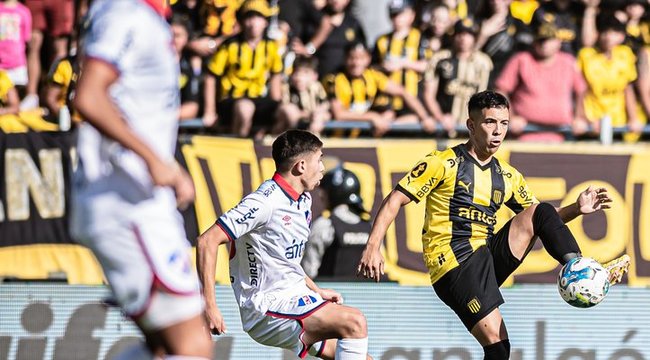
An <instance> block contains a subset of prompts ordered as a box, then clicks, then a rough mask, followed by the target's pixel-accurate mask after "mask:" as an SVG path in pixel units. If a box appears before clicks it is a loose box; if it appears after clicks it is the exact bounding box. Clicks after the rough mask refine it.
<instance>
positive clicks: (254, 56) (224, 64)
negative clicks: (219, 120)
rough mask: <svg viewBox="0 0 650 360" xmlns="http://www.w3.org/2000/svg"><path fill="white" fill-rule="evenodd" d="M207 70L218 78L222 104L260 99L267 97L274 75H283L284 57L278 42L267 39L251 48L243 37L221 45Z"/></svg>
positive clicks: (239, 36)
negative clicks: (224, 101) (238, 100)
mask: <svg viewBox="0 0 650 360" xmlns="http://www.w3.org/2000/svg"><path fill="white" fill-rule="evenodd" d="M207 67H208V70H210V72H211V73H212V74H214V75H215V76H217V77H218V78H219V90H218V91H219V93H218V96H219V100H222V99H226V98H235V99H237V98H241V97H248V98H258V97H263V96H265V95H266V93H267V85H268V84H267V82H268V80H269V78H270V77H271V75H275V74H281V73H282V57H281V56H280V53H279V51H278V44H277V43H276V42H275V41H273V40H271V39H267V38H264V39H262V40H261V41H259V42H258V43H257V45H255V48H251V47H250V45H249V44H248V42H247V41H246V40H245V39H244V36H243V35H241V34H240V35H236V36H234V37H231V38H230V39H228V40H227V41H226V42H225V43H224V44H223V45H221V46H220V47H219V50H218V51H217V53H216V54H214V55H213V56H212V57H211V58H210V60H209V61H208V64H207Z"/></svg>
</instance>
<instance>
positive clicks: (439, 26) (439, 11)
mask: <svg viewBox="0 0 650 360" xmlns="http://www.w3.org/2000/svg"><path fill="white" fill-rule="evenodd" d="M427 18H428V22H427V24H426V26H425V30H424V32H423V33H422V36H423V37H424V40H423V46H424V48H425V51H426V53H425V57H426V58H427V59H430V58H432V57H433V55H434V54H435V53H437V52H438V51H440V50H442V49H449V48H450V47H451V35H450V30H451V27H452V25H453V24H454V23H453V22H452V19H451V14H450V12H449V8H448V7H447V6H446V5H444V4H438V5H435V6H433V7H432V8H431V10H430V15H429V16H428V17H427Z"/></svg>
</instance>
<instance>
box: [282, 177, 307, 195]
mask: <svg viewBox="0 0 650 360" xmlns="http://www.w3.org/2000/svg"><path fill="white" fill-rule="evenodd" d="M276 174H277V175H279V176H280V177H281V178H282V180H283V181H284V183H285V184H284V185H288V186H290V187H291V189H293V191H295V192H296V193H297V194H302V193H303V192H305V187H304V186H303V185H302V181H300V178H298V177H295V176H292V175H291V173H281V172H277V173H276Z"/></svg>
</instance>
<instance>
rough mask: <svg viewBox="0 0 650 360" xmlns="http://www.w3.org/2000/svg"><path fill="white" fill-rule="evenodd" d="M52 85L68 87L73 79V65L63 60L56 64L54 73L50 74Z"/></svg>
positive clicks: (53, 69)
mask: <svg viewBox="0 0 650 360" xmlns="http://www.w3.org/2000/svg"><path fill="white" fill-rule="evenodd" d="M48 79H49V81H50V83H52V84H57V85H59V86H68V84H70V80H71V79H72V65H70V61H69V60H67V59H61V60H58V61H56V62H55V65H54V66H53V67H52V71H51V72H50V74H48Z"/></svg>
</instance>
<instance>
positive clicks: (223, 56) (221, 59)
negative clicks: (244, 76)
mask: <svg viewBox="0 0 650 360" xmlns="http://www.w3.org/2000/svg"><path fill="white" fill-rule="evenodd" d="M229 49H230V44H224V45H223V46H220V47H219V50H217V53H216V54H214V55H212V57H211V58H210V60H208V64H207V66H206V67H207V68H208V70H209V71H210V72H211V73H212V74H214V75H215V76H222V75H223V74H224V73H225V71H226V65H228V51H229Z"/></svg>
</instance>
